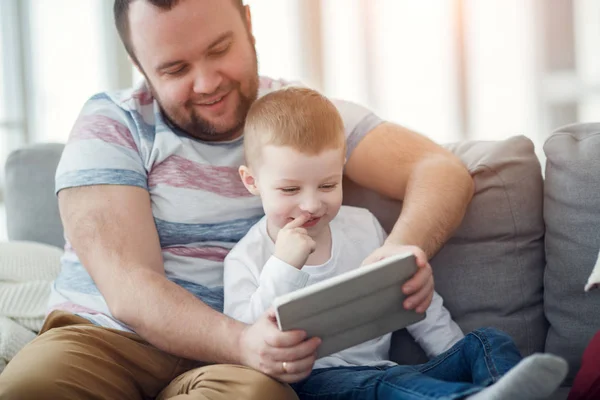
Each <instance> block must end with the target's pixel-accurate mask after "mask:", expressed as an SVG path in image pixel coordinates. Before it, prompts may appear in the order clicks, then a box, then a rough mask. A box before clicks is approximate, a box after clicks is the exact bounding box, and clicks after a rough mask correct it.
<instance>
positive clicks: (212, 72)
mask: <svg viewBox="0 0 600 400" xmlns="http://www.w3.org/2000/svg"><path fill="white" fill-rule="evenodd" d="M194 73H195V74H196V75H195V77H194V93H197V94H204V95H208V96H210V95H211V94H214V93H215V92H216V91H217V89H218V88H219V86H220V85H221V83H223V77H222V76H221V74H219V72H218V71H217V70H216V69H215V68H213V67H212V66H210V65H205V66H199V67H197V68H195V70H194ZM207 100H209V99H207ZM210 100H214V99H210Z"/></svg>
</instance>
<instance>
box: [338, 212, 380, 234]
mask: <svg viewBox="0 0 600 400" xmlns="http://www.w3.org/2000/svg"><path fill="white" fill-rule="evenodd" d="M332 223H334V225H335V228H336V229H340V230H343V231H344V232H353V233H357V234H360V235H372V234H373V232H376V231H377V230H378V229H379V226H380V225H379V222H378V221H377V218H376V217H375V215H373V213H371V211H369V210H368V209H366V208H362V207H354V206H342V207H341V208H340V211H339V212H338V215H337V216H336V217H335V218H334V219H333V221H332Z"/></svg>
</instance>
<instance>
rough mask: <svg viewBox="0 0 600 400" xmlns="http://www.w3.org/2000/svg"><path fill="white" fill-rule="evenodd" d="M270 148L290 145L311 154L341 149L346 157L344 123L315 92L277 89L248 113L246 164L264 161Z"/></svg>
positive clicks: (300, 89)
mask: <svg viewBox="0 0 600 400" xmlns="http://www.w3.org/2000/svg"><path fill="white" fill-rule="evenodd" d="M266 145H275V146H289V147H291V148H293V149H295V150H297V151H299V152H301V153H305V154H308V155H316V154H319V153H320V152H322V151H323V150H330V149H337V148H339V149H340V150H342V153H343V156H345V155H346V138H345V135H344V123H343V121H342V117H341V116H340V114H339V113H338V111H337V108H336V107H335V106H334V105H333V103H332V102H331V101H329V100H328V99H327V98H326V97H325V96H323V95H321V94H319V93H318V92H316V91H314V90H311V89H306V88H300V87H291V88H286V89H281V90H277V91H274V92H271V93H269V94H267V95H265V96H263V97H261V98H259V99H257V100H256V101H255V102H254V104H253V105H252V107H250V110H249V111H248V115H247V117H246V125H245V128H244V150H245V153H246V163H247V164H248V165H250V164H252V163H256V162H257V161H258V160H260V153H261V150H262V148H263V147H264V146H266Z"/></svg>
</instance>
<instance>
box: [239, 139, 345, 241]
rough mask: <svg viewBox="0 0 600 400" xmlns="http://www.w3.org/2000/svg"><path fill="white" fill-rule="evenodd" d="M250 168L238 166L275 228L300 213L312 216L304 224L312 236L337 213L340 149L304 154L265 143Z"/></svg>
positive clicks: (338, 203)
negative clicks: (252, 167)
mask: <svg viewBox="0 0 600 400" xmlns="http://www.w3.org/2000/svg"><path fill="white" fill-rule="evenodd" d="M260 158H261V159H260V161H259V162H258V163H257V164H256V165H255V166H254V170H253V171H250V170H248V169H245V168H244V167H242V168H241V169H240V172H241V175H242V180H243V181H244V184H246V187H247V188H248V190H250V192H252V193H253V194H256V195H259V196H260V197H261V200H262V203H263V208H264V210H265V214H266V216H267V218H268V219H269V221H270V223H271V224H272V225H274V226H275V227H276V228H279V229H281V228H283V227H284V226H285V225H286V224H287V223H289V222H290V221H292V220H294V219H295V218H298V217H300V216H301V215H302V214H303V213H307V214H309V215H310V217H311V219H310V220H309V221H308V222H307V223H306V224H305V225H304V226H303V227H304V228H306V229H307V230H308V233H309V234H310V235H311V236H313V237H315V236H317V235H318V234H319V233H320V232H321V231H322V230H323V229H324V228H325V227H327V226H328V224H329V222H330V221H331V220H332V219H333V218H334V217H335V216H336V215H337V213H338V211H339V209H340V206H341V205H342V174H343V169H344V154H343V150H342V149H331V150H325V151H323V152H321V153H320V154H318V155H313V156H310V155H306V154H303V153H300V152H299V151H296V150H294V149H292V148H290V147H284V146H272V145H267V146H265V147H264V148H263V149H262V151H261V157H260Z"/></svg>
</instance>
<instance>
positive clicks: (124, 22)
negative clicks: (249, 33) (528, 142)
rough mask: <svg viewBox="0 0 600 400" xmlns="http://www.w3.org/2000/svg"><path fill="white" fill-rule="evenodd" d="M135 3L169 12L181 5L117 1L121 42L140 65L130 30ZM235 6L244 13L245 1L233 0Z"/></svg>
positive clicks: (151, 0) (164, 0)
mask: <svg viewBox="0 0 600 400" xmlns="http://www.w3.org/2000/svg"><path fill="white" fill-rule="evenodd" d="M134 1H145V2H147V3H150V4H152V5H153V6H154V7H157V8H160V9H161V10H165V11H169V10H170V9H172V8H173V7H175V6H176V5H177V3H179V0H115V4H114V7H113V13H114V17H115V25H116V27H117V31H118V32H119V36H120V37H121V41H122V42H123V45H124V46H125V50H127V53H128V54H129V57H131V59H132V60H133V62H134V63H136V64H138V66H139V63H138V60H137V58H136V56H135V52H134V51H133V45H132V44H131V32H130V30H129V6H130V5H131V3H133V2H134ZM233 2H234V3H235V5H236V6H237V7H239V9H240V13H242V14H243V12H244V2H243V0H233Z"/></svg>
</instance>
